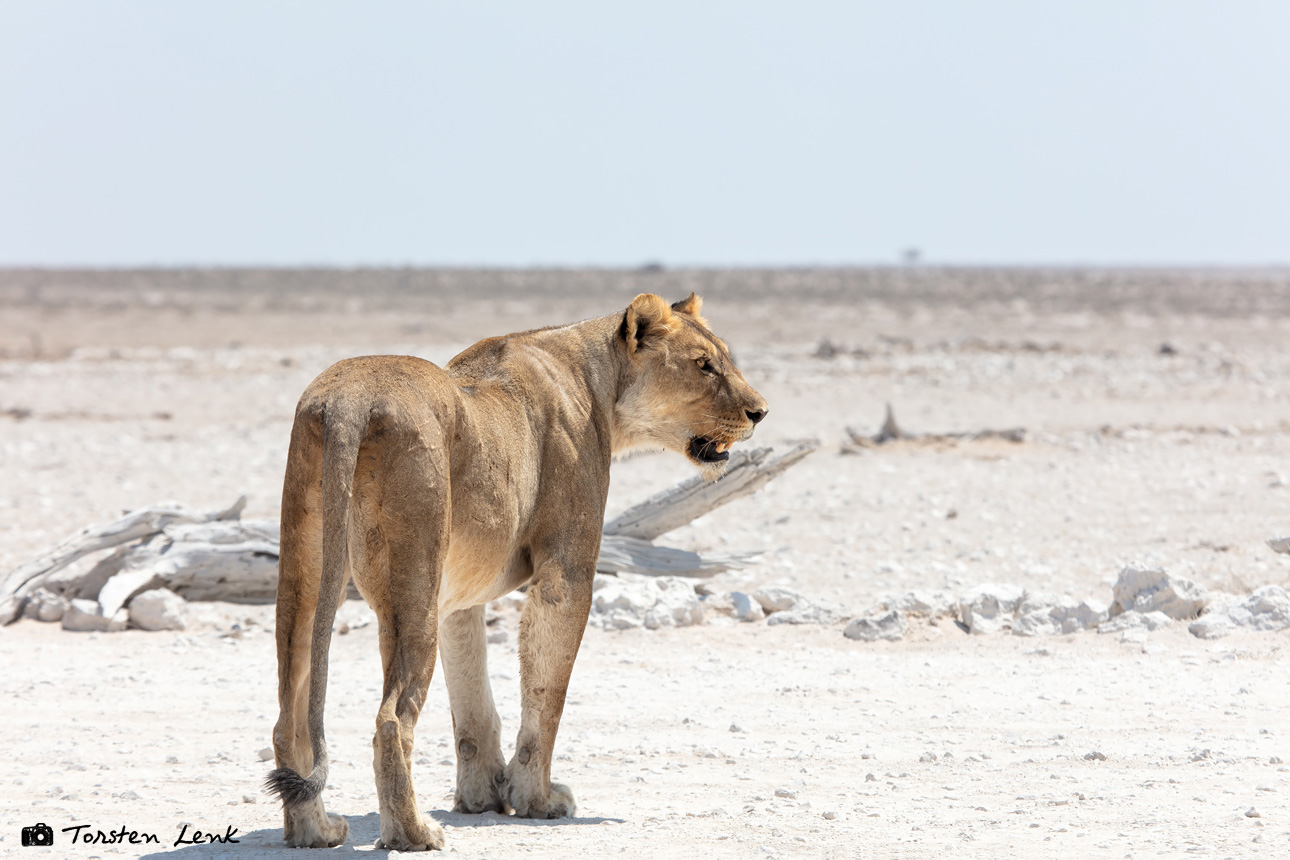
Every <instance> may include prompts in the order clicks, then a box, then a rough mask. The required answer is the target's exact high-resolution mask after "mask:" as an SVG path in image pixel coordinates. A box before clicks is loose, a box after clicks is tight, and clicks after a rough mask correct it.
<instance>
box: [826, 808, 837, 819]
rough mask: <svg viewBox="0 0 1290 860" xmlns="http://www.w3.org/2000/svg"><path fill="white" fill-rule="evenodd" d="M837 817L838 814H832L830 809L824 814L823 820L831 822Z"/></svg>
mask: <svg viewBox="0 0 1290 860" xmlns="http://www.w3.org/2000/svg"><path fill="white" fill-rule="evenodd" d="M837 817H838V814H837V813H836V812H834V811H833V810H832V809H830V810H829V811H828V812H826V813H824V818H825V820H827V821H833V820H834V819H835V818H837Z"/></svg>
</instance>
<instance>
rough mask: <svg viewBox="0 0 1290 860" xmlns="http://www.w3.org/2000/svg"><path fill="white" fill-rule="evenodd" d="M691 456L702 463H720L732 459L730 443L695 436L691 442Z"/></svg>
mask: <svg viewBox="0 0 1290 860" xmlns="http://www.w3.org/2000/svg"><path fill="white" fill-rule="evenodd" d="M690 456H691V457H693V458H694V459H696V460H698V461H699V462H700V463H720V462H721V461H723V460H729V459H730V443H729V442H718V441H717V440H716V439H709V438H708V437H707V436H695V437H694V438H693V439H691V440H690Z"/></svg>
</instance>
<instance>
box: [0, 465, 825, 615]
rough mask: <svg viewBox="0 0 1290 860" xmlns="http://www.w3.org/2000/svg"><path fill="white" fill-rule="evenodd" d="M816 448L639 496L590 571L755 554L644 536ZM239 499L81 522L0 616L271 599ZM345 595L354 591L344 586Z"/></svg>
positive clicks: (695, 566)
mask: <svg viewBox="0 0 1290 860" xmlns="http://www.w3.org/2000/svg"><path fill="white" fill-rule="evenodd" d="M816 447H817V446H816V443H813V442H809V443H803V444H799V445H797V446H796V447H794V448H792V449H790V450H789V451H786V452H784V453H783V454H780V455H778V456H772V451H771V449H769V448H759V449H756V450H754V451H749V452H746V453H736V454H732V455H731V463H730V464H729V466H728V467H727V471H726V475H725V477H723V478H722V479H721V480H720V481H717V482H714V483H708V482H705V481H703V480H702V479H701V478H698V477H696V478H692V479H690V480H687V481H683V482H681V483H680V484H678V485H676V486H675V487H672V488H671V489H668V490H665V491H663V492H662V493H659V494H657V495H655V496H653V497H651V498H650V499H647V500H646V501H645V502H642V503H641V504H639V505H637V506H635V507H634V508H632V509H630V510H628V511H626V512H625V513H623V514H622V515H621V516H618V517H616V518H614V519H613V520H612V521H611V522H609V523H606V525H605V532H604V538H603V540H602V542H601V550H600V558H599V560H598V561H597V564H596V569H597V570H598V571H600V572H602V573H622V572H630V573H645V574H657V575H672V576H678V575H680V576H712V575H714V574H716V573H720V572H721V571H724V570H730V569H732V568H739V567H743V566H744V565H746V564H748V563H749V562H750V561H751V560H752V559H753V558H755V557H756V556H757V555H758V553H756V552H741V553H732V554H728V555H723V556H714V555H704V554H700V553H696V552H690V551H688V550H682V549H675V548H672V547H664V546H655V545H654V544H653V543H651V542H650V541H651V540H652V539H653V538H655V537H657V536H659V535H661V534H664V533H665V532H668V531H670V530H672V529H674V528H677V527H679V526H683V525H685V524H686V523H689V522H691V521H692V520H694V519H696V518H697V517H699V516H702V515H703V514H705V513H707V512H708V511H711V510H713V509H714V508H717V507H720V506H721V505H723V504H725V503H727V502H729V501H732V500H734V499H737V498H740V497H741V496H745V495H748V494H749V493H752V492H754V491H755V490H757V489H759V488H760V487H761V486H763V485H764V484H765V483H766V482H767V481H769V480H771V479H772V478H774V477H775V476H776V475H778V474H780V473H782V472H783V471H784V470H785V469H787V468H788V467H789V466H791V465H792V464H794V463H796V462H798V461H799V460H801V459H802V458H803V457H805V456H806V455H807V454H809V453H810V452H811V451H813V450H815V448H816ZM245 505H246V498H245V497H243V498H241V499H238V501H237V502H236V503H235V504H234V505H233V506H232V507H230V508H228V509H227V510H223V511H215V512H211V513H206V514H199V513H194V512H193V511H190V510H189V509H187V508H185V507H183V506H182V505H175V504H166V505H157V506H154V507H151V508H146V509H144V510H141V511H136V512H134V513H131V514H128V515H127V516H125V517H123V518H122V519H120V520H117V521H116V522H114V523H109V524H107V525H103V526H93V527H90V528H86V529H84V530H82V531H81V532H80V533H79V534H77V535H75V536H74V537H72V538H69V539H68V540H66V541H64V542H63V543H62V544H60V545H59V546H58V547H56V548H55V549H54V550H51V551H50V552H48V553H46V554H44V555H42V556H41V557H40V558H38V559H36V560H35V561H33V562H31V563H29V564H26V565H23V566H22V567H20V568H18V570H16V571H14V572H13V573H12V574H10V575H9V577H8V578H7V579H6V580H5V583H4V585H3V586H0V610H2V611H0V624H7V623H9V622H11V621H14V620H16V619H17V618H18V617H19V616H20V615H21V614H22V612H23V607H24V604H25V603H26V600H27V598H28V597H29V596H30V595H31V594H33V593H34V592H35V591H36V590H37V589H39V588H44V589H45V590H46V591H47V592H50V593H51V594H53V595H56V596H58V597H61V598H63V599H64V600H71V599H73V598H85V599H89V600H95V601H97V602H98V605H99V612H100V614H101V615H102V616H103V617H104V618H112V617H113V616H114V615H115V614H116V612H117V611H118V610H119V609H121V608H122V607H123V606H126V605H127V604H128V603H129V602H130V600H131V599H132V598H133V597H134V596H135V595H137V594H139V593H140V592H143V591H147V590H149V589H153V588H159V587H165V588H168V589H170V590H171V591H174V592H176V593H178V594H179V595H181V596H182V597H184V598H186V599H188V600H223V601H228V602H231V603H272V602H273V601H274V600H275V599H276V596H277V583H278V537H279V535H278V524H277V523H276V522H274V521H271V520H246V521H244V520H241V519H238V515H239V514H240V513H241V511H242V509H243V508H244V507H245ZM124 544H131V545H130V546H123V545H124ZM113 547H120V548H119V549H118V550H117V551H116V552H114V553H111V554H110V555H108V556H106V557H105V558H103V559H101V560H100V561H99V562H98V563H97V564H95V565H94V567H92V568H91V569H90V570H89V571H87V572H86V573H84V574H83V575H81V576H79V577H72V578H67V577H66V576H64V577H62V578H59V577H58V574H59V572H60V571H63V570H64V569H65V568H66V567H67V566H68V565H69V564H71V563H72V562H74V561H76V560H77V559H79V558H83V557H84V556H86V555H88V554H90V553H93V552H97V551H102V550H107V549H111V548H113ZM350 596H351V597H357V596H358V593H357V591H356V590H354V588H353V585H352V584H351V586H350ZM33 605H34V604H33Z"/></svg>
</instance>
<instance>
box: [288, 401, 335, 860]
mask: <svg viewBox="0 0 1290 860" xmlns="http://www.w3.org/2000/svg"><path fill="white" fill-rule="evenodd" d="M320 442H321V440H320V438H319V436H318V435H317V433H316V432H315V428H314V427H313V426H311V425H310V423H309V422H308V420H307V419H305V418H299V417H298V418H297V421H296V424H295V426H294V427H293V428H292V433H291V447H290V450H289V452H288V456H287V477H286V481H285V482H284V485H283V491H282V514H283V516H282V522H283V528H282V538H281V545H280V548H279V553H280V562H279V572H278V599H277V609H276V622H275V625H276V626H275V630H276V637H277V648H278V705H279V708H280V710H279V713H278V722H277V724H276V725H275V726H274V729H273V753H274V758H275V760H276V764H277V767H280V768H290V769H291V770H293V771H295V772H296V773H298V774H308V773H309V772H310V771H311V770H312V769H313V766H314V757H313V751H312V749H311V748H310V738H309V654H310V648H311V645H312V643H313V626H314V614H315V613H316V611H317V606H318V588H319V581H320V579H321V577H322V517H321V511H322V490H321V486H320V481H321V463H322V449H321V444H320ZM282 815H283V821H282V829H283V836H284V837H285V838H286V841H287V844H288V845H290V846H292V847H295V848H330V847H333V846H336V845H340V844H341V843H342V842H344V841H345V837H346V836H348V835H349V825H348V824H347V823H346V822H345V819H343V818H341V817H340V816H338V815H333V814H331V813H328V812H327V811H326V809H325V808H324V807H323V802H322V798H321V797H315V798H313V799H312V800H309V801H305V802H303V803H298V804H296V805H294V806H293V805H287V804H284V806H283V811H282Z"/></svg>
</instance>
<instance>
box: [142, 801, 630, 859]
mask: <svg viewBox="0 0 1290 860" xmlns="http://www.w3.org/2000/svg"><path fill="white" fill-rule="evenodd" d="M430 817H431V818H433V819H434V820H435V821H438V822H439V823H440V824H442V825H443V826H444V828H445V829H446V830H447V831H448V840H449V844H451V840H452V833H451V831H452V830H454V829H456V828H477V827H504V826H507V825H510V826H513V827H569V826H574V825H584V824H626V823H627V822H626V820H625V819H622V818H603V817H600V816H587V817H582V818H554V819H538V818H519V817H516V816H514V815H499V814H497V813H496V812H485V813H483V814H482V815H467V814H466V813H463V812H447V811H443V810H434V811H432V812H430ZM344 818H345V821H346V822H348V823H349V837H348V838H347V839H346V840H345V844H344V845H339V846H337V847H335V848H331V849H328V850H327V855H326V856H327V857H337V856H349V855H351V854H355V853H357V852H359V851H363V852H368V851H376V849H373V848H372V845H373V844H375V842H376V837H377V836H379V835H380V833H381V816H380V815H379V814H378V813H375V812H369V813H367V814H366V815H346V816H344ZM234 838H235V839H237V842H236V843H228V844H224V843H220V842H216V843H208V844H204V845H183V846H180V847H176V848H171V849H170V850H166V851H154V852H152V853H150V854H143V855H140V856H141V858H142V860H160V858H165V857H170V858H176V857H182V858H186V860H191V858H195V857H212V858H213V857H240V858H243V860H245V858H247V857H276V856H278V855H279V853H280V854H281V855H282V856H283V857H300V856H301V849H299V848H290V847H288V846H287V844H286V842H284V841H283V839H282V828H281V827H266V828H261V829H260V830H252V831H250V832H248V833H238V834H237V835H236V836H235V837H234ZM376 853H379V854H380V855H382V856H384V855H386V854H388V853H389V852H388V851H387V850H385V849H381V850H379V851H376Z"/></svg>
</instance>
